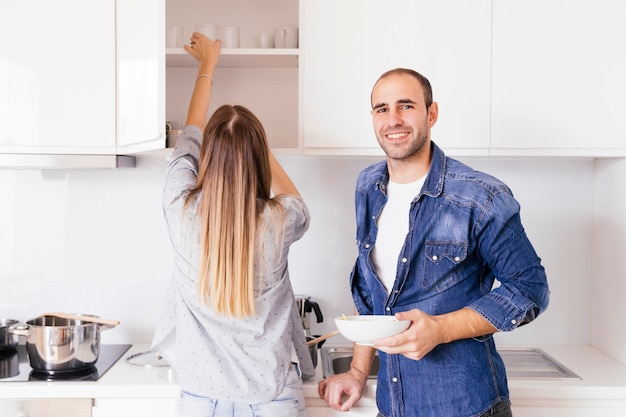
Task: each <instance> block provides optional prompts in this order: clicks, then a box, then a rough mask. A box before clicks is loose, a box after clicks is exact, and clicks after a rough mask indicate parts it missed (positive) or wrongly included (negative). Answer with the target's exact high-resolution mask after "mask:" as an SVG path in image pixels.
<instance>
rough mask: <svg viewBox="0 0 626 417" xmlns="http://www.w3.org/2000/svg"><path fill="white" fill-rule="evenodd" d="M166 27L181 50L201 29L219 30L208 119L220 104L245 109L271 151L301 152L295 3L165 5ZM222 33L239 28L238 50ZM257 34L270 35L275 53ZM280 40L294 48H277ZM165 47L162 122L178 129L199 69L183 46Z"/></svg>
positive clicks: (208, 0)
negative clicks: (178, 36)
mask: <svg viewBox="0 0 626 417" xmlns="http://www.w3.org/2000/svg"><path fill="white" fill-rule="evenodd" d="M166 25H167V26H177V27H179V28H180V29H181V32H182V38H183V43H185V44H186V43H189V38H190V37H191V34H192V33H193V32H194V31H201V26H203V25H215V26H217V27H219V29H220V32H219V33H220V34H221V38H222V43H223V44H222V53H221V55H220V60H219V62H218V66H217V69H216V71H215V74H214V77H213V78H214V85H213V89H212V91H211V105H210V108H209V114H211V113H212V112H213V111H215V109H217V107H219V106H221V105H222V104H240V105H243V106H246V107H247V108H249V109H250V110H251V111H252V112H253V113H254V114H256V116H257V117H258V118H259V120H260V121H261V123H263V126H264V128H265V130H266V133H267V136H268V140H269V142H270V146H271V147H272V148H274V150H275V151H277V152H283V153H284V152H299V151H300V149H301V145H300V140H299V137H300V133H299V123H298V121H299V119H300V116H299V114H300V99H301V97H300V74H299V72H300V62H299V61H300V47H299V46H300V42H299V37H300V35H301V33H300V31H299V29H300V5H299V2H298V1H297V0H255V1H249V0H229V1H223V0H220V1H218V0H167V4H166ZM227 27H236V28H238V32H239V43H238V45H237V44H230V43H228V41H227V40H226V36H227V35H226V31H227V29H226V28H227ZM280 28H285V30H284V31H283V30H280ZM287 32H288V34H287ZM275 33H276V35H277V36H276V37H275V36H274V34H275ZM261 34H266V36H267V35H270V34H271V38H272V40H273V42H274V45H275V46H276V47H268V46H269V45H262V44H261V43H260V37H261ZM283 34H286V35H287V37H288V39H289V40H290V41H291V40H293V41H294V42H291V43H282V42H281V40H282V36H283ZM170 46H174V47H173V48H167V49H166V86H167V87H166V94H165V96H166V106H165V107H166V119H167V122H169V123H171V124H172V126H173V127H174V128H175V129H181V128H182V127H183V125H184V122H185V118H186V115H187V107H188V106H189V99H190V97H191V92H192V90H193V85H194V82H195V80H196V76H197V72H198V71H197V67H198V65H197V62H196V61H195V59H194V58H193V57H191V56H190V55H189V54H188V53H187V52H186V51H185V50H184V49H183V48H182V47H181V46H182V45H170ZM176 46H178V47H176Z"/></svg>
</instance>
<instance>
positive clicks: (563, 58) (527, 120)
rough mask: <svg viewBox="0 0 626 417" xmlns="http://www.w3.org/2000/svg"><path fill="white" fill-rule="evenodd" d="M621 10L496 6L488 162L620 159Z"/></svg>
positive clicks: (624, 35) (532, 1)
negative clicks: (499, 158)
mask: <svg viewBox="0 0 626 417" xmlns="http://www.w3.org/2000/svg"><path fill="white" fill-rule="evenodd" d="M625 19H626V3H624V2H623V1H621V0H598V1H593V2H592V1H566V0H527V1H522V2H520V1H511V0H494V2H493V85H492V115H493V117H492V143H491V146H492V148H493V149H492V154H494V155H556V156H626V125H625V124H624V120H623V119H624V118H623V115H624V114H625V113H626V102H625V101H624V96H625V95H626V78H625V77H624V76H623V74H624V73H626V48H624V39H626V26H625V25H624V20H625Z"/></svg>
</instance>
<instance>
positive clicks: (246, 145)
mask: <svg viewBox="0 0 626 417" xmlns="http://www.w3.org/2000/svg"><path fill="white" fill-rule="evenodd" d="M220 48H221V43H220V41H219V40H218V41H212V40H210V39H208V38H206V37H205V36H204V35H201V34H199V33H194V34H193V36H192V38H191V44H190V45H186V46H185V49H186V50H187V52H189V53H190V54H191V55H192V56H194V57H195V58H196V59H197V60H198V62H199V67H198V76H197V78H196V81H195V86H194V89H193V93H192V96H191V100H190V104H189V109H188V112H187V121H186V126H185V129H184V130H183V133H182V135H181V137H180V138H179V140H178V141H177V145H176V148H175V149H174V151H173V153H172V157H171V159H170V162H169V166H168V169H167V174H166V184H165V188H164V191H163V209H164V213H165V218H166V222H167V226H168V233H169V237H170V241H171V244H172V247H173V249H174V262H175V268H174V272H173V276H172V280H171V283H170V286H169V290H168V297H167V299H166V303H165V307H164V310H163V314H162V317H161V321H160V323H159V326H158V327H157V330H156V333H155V337H154V341H153V347H154V348H155V349H158V350H159V351H160V353H161V354H162V355H163V356H164V357H165V358H166V359H167V360H168V362H169V363H170V364H171V365H172V366H173V367H174V368H175V369H176V371H177V374H178V380H179V384H180V387H181V397H180V400H179V404H178V415H179V416H185V417H200V416H206V417H218V416H260V415H266V416H272V417H281V416H285V417H286V416H290V417H296V416H297V417H303V416H304V415H305V414H304V413H305V410H304V398H303V395H302V382H301V377H302V375H305V376H307V375H312V374H313V366H312V363H311V357H310V355H309V353H308V352H309V351H308V348H307V346H306V339H305V336H304V331H303V329H302V325H301V324H300V323H301V322H300V318H299V315H298V311H297V308H296V304H295V297H294V294H293V290H292V287H291V282H290V279H289V271H288V265H287V258H288V254H289V247H290V245H291V244H292V243H293V242H295V241H297V240H298V239H300V238H301V237H302V236H303V234H304V233H305V232H306V230H307V229H308V226H309V212H308V208H307V207H306V205H305V203H304V201H303V200H302V198H301V196H300V194H299V192H298V190H297V188H296V187H295V185H294V184H293V182H292V181H291V179H290V178H289V177H288V175H287V174H286V173H285V171H284V170H283V169H282V167H281V166H280V164H279V163H278V162H277V160H276V159H275V158H274V156H273V154H272V152H271V151H270V149H269V146H268V143H267V138H266V135H265V131H264V129H263V126H262V125H261V123H260V121H259V120H258V119H257V118H256V116H255V115H254V114H253V113H252V112H250V111H249V110H248V109H246V108H245V107H242V106H231V105H223V106H221V107H219V108H218V109H217V110H216V111H215V113H214V114H213V115H212V116H211V118H210V120H209V121H208V123H207V122H206V117H207V113H208V108H209V102H210V96H211V88H212V85H213V73H214V70H215V66H216V65H217V61H218V58H219V52H220Z"/></svg>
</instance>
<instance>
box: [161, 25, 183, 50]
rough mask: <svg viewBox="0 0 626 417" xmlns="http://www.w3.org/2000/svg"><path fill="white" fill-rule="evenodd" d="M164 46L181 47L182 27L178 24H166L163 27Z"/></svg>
mask: <svg viewBox="0 0 626 417" xmlns="http://www.w3.org/2000/svg"><path fill="white" fill-rule="evenodd" d="M165 47H166V48H182V47H183V28H181V27H180V26H168V27H166V28H165Z"/></svg>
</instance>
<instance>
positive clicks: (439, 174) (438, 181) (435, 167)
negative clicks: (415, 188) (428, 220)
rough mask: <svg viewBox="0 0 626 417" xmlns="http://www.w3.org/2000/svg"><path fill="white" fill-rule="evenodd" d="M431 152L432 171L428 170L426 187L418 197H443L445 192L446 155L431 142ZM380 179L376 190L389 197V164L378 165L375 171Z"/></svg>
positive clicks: (384, 162) (377, 180) (377, 181)
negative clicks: (423, 195)
mask: <svg viewBox="0 0 626 417" xmlns="http://www.w3.org/2000/svg"><path fill="white" fill-rule="evenodd" d="M430 151H431V155H432V159H431V162H430V169H429V170H428V176H427V177H426V180H425V181H424V186H423V187H422V190H421V191H420V193H419V195H418V197H419V196H420V195H422V194H425V195H428V196H431V197H437V196H439V195H441V193H442V191H443V182H444V177H445V172H446V155H445V154H444V153H443V151H442V150H441V148H440V147H439V146H437V144H436V143H435V142H432V141H431V142H430ZM375 172H376V174H377V176H378V178H377V179H376V181H375V184H376V189H377V190H379V191H380V192H382V193H383V194H384V195H387V191H386V190H387V184H388V183H389V168H388V166H387V162H386V161H383V162H380V163H379V164H378V167H377V170H376V171H375Z"/></svg>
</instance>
